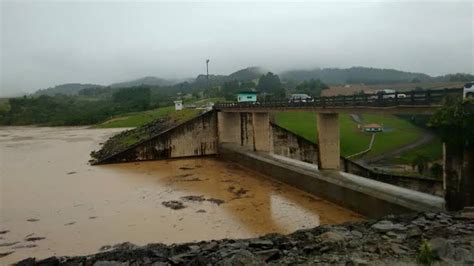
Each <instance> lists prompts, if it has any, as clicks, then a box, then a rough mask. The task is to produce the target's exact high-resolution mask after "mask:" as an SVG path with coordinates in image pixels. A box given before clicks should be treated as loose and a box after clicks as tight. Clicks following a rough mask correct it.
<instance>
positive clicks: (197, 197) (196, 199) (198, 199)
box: [181, 195, 206, 202]
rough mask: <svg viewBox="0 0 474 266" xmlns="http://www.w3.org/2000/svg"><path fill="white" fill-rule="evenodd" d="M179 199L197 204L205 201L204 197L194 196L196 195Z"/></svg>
mask: <svg viewBox="0 0 474 266" xmlns="http://www.w3.org/2000/svg"><path fill="white" fill-rule="evenodd" d="M181 199H183V200H187V201H198V202H201V201H205V200H206V199H205V198H204V196H202V195H200V196H196V195H190V196H184V197H181Z"/></svg>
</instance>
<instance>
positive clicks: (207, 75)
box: [206, 59, 209, 89]
mask: <svg viewBox="0 0 474 266" xmlns="http://www.w3.org/2000/svg"><path fill="white" fill-rule="evenodd" d="M206 79H207V88H208V89H209V59H206Z"/></svg>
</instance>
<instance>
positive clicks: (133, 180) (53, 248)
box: [0, 127, 362, 265]
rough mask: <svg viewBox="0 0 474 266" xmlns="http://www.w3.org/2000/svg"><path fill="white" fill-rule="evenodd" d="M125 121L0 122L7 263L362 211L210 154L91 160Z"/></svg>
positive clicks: (308, 223)
mask: <svg viewBox="0 0 474 266" xmlns="http://www.w3.org/2000/svg"><path fill="white" fill-rule="evenodd" d="M120 130H121V129H87V128H77V127H74V128H73V127H68V128H46V127H43V128H34V127H0V178H1V180H0V181H1V183H0V194H1V195H0V211H1V212H0V231H1V232H0V253H1V256H2V257H1V258H0V264H1V265H3V264H8V263H11V262H15V261H17V260H20V259H23V258H25V257H29V256H34V257H37V258H44V257H48V256H53V255H60V256H61V255H82V254H88V253H95V252H98V251H99V249H100V248H101V247H102V246H105V245H113V244H117V243H120V242H125V241H129V242H132V243H135V244H139V245H142V244H146V243H150V242H163V243H174V242H188V241H196V240H210V239H222V238H247V237H254V236H259V235H263V234H267V233H273V232H277V233H290V232H292V231H295V230H298V229H302V228H308V227H314V226H317V225H320V224H333V223H341V222H345V221H351V220H359V219H362V217H361V216H360V215H358V214H356V213H353V212H351V211H348V210H346V209H344V208H341V207H339V206H337V205H334V204H332V203H329V202H327V201H325V200H322V199H320V198H317V197H314V196H312V195H309V194H307V193H304V192H302V191H299V190H297V189H294V188H292V187H290V186H287V185H285V184H282V183H279V182H276V181H274V180H272V179H270V178H268V177H266V176H264V175H261V174H259V173H256V172H254V171H251V170H249V169H246V168H243V167H241V166H239V165H236V164H232V163H228V162H224V161H220V160H217V159H216V158H213V157H206V158H198V159H183V160H169V161H153V162H141V163H127V164H114V165H103V166H90V165H89V164H88V160H89V159H90V158H89V153H90V151H92V150H94V149H96V148H97V147H98V145H99V143H100V142H103V141H104V140H105V139H106V138H107V137H109V136H111V135H112V134H114V133H116V132H118V131H120ZM167 201H179V202H181V203H182V204H183V207H184V208H182V209H176V210H175V209H172V208H169V207H166V206H165V205H163V202H167ZM11 252H13V253H11ZM7 254H8V255H7Z"/></svg>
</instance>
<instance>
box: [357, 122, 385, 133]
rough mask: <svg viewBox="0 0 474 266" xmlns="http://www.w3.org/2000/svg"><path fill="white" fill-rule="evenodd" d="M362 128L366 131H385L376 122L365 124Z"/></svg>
mask: <svg viewBox="0 0 474 266" xmlns="http://www.w3.org/2000/svg"><path fill="white" fill-rule="evenodd" d="M362 129H363V130H364V132H382V131H383V127H382V126H381V125H379V124H375V123H372V124H367V125H363V126H362Z"/></svg>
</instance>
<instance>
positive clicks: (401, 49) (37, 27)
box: [0, 0, 474, 95]
mask: <svg viewBox="0 0 474 266" xmlns="http://www.w3.org/2000/svg"><path fill="white" fill-rule="evenodd" d="M0 1H2V2H1V91H0V95H8V94H12V93H15V92H31V91H34V90H36V89H39V88H45V87H49V86H54V85H57V84H62V83H69V82H80V83H98V84H104V85H106V84H110V83H113V82H119V81H125V80H130V79H134V78H139V77H143V76H149V75H151V76H158V77H163V78H181V77H194V76H196V75H197V74H199V73H204V72H205V59H206V58H210V59H211V62H210V72H211V73H216V74H228V73H230V72H233V71H236V70H238V69H240V68H244V67H247V66H262V67H265V68H267V69H270V70H273V71H275V72H279V71H283V70H287V69H293V68H314V67H350V66H368V67H383V68H395V69H400V70H406V71H415V72H424V73H427V74H430V75H439V74H446V73H454V72H467V73H473V69H474V62H473V35H474V32H473V20H474V18H473V1H464V2H452V1H450V2H439V1H438V2H427V1H424V2H418V3H410V2H347V1H346V2H339V3H333V2H312V3H292V2H278V3H270V2H263V3H262V2H260V3H254V2H240V3H235V2H234V3H231V2H226V3H217V2H200V3H199V2H176V1H174V2H150V1H146V2H140V3H132V2H126V1H121V2H111V1H103V2H98V1H74V2H73V1H34V2H32V1H21V0H20V1H4V0H0Z"/></svg>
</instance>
